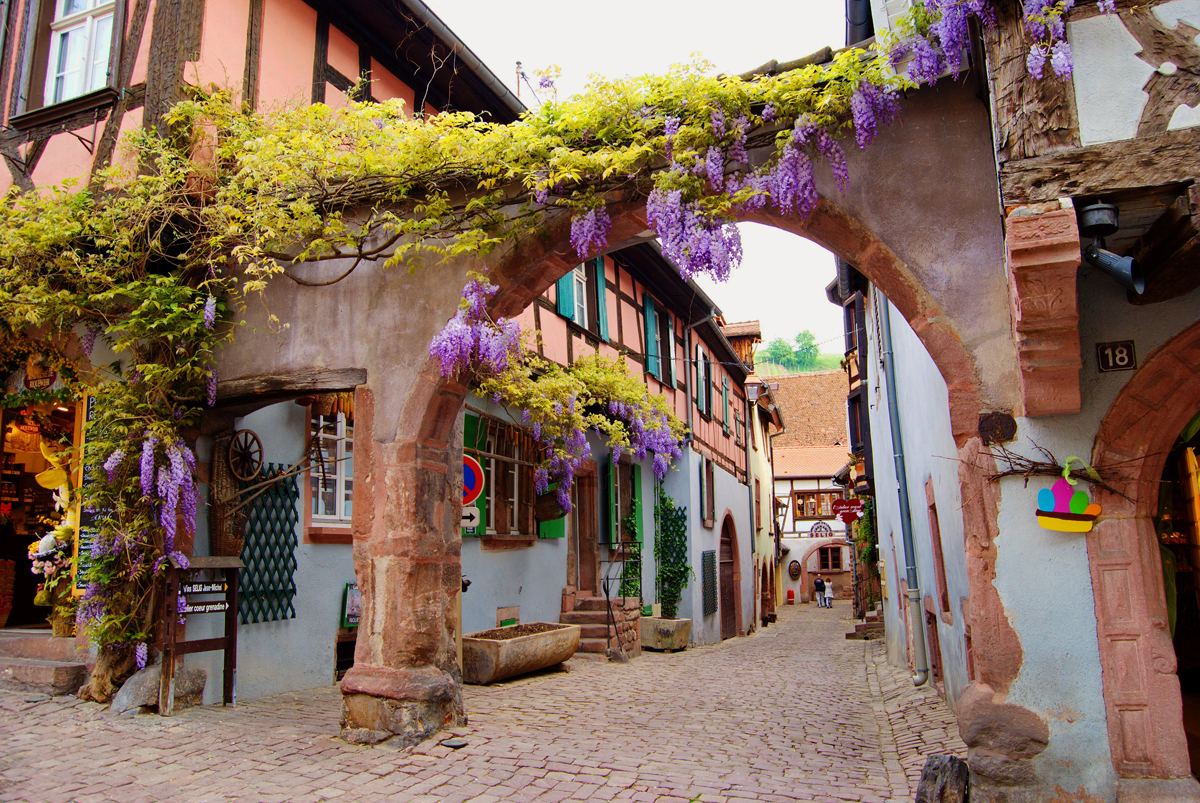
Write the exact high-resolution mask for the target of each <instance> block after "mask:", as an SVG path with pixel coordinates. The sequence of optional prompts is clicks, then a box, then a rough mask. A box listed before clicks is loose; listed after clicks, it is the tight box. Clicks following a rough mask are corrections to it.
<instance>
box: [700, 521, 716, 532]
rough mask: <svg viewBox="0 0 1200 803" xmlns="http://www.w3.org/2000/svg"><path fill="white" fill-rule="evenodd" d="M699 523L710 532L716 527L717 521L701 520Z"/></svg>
mask: <svg viewBox="0 0 1200 803" xmlns="http://www.w3.org/2000/svg"><path fill="white" fill-rule="evenodd" d="M700 523H701V524H702V525H704V526H705V527H707V528H708V529H710V530H711V529H712V528H713V527H716V526H717V520H716V519H702V520H701V521H700Z"/></svg>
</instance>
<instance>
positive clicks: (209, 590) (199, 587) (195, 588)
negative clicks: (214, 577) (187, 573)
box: [179, 581, 229, 594]
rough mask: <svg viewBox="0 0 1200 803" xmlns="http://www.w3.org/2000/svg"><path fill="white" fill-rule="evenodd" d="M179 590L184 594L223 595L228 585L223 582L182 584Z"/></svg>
mask: <svg viewBox="0 0 1200 803" xmlns="http://www.w3.org/2000/svg"><path fill="white" fill-rule="evenodd" d="M179 590H180V591H181V592H182V593H184V594H224V593H225V592H226V591H228V590H229V584H228V583H226V582H224V581H217V582H212V583H184V584H183V585H182V586H180V588H179Z"/></svg>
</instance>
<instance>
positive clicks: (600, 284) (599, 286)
mask: <svg viewBox="0 0 1200 803" xmlns="http://www.w3.org/2000/svg"><path fill="white" fill-rule="evenodd" d="M607 286H608V285H607V283H606V282H605V279H604V257H596V326H597V327H598V331H599V332H600V339H601V340H603V341H604V342H605V343H608V342H610V341H609V339H608V293H607V292H606V291H605V287H607Z"/></svg>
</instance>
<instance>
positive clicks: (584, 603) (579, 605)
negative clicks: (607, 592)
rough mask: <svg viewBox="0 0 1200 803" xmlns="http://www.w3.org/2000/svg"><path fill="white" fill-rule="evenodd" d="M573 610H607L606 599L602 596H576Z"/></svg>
mask: <svg viewBox="0 0 1200 803" xmlns="http://www.w3.org/2000/svg"><path fill="white" fill-rule="evenodd" d="M575 610H577V611H607V610H608V600H606V599H605V598H604V597H576V598H575Z"/></svg>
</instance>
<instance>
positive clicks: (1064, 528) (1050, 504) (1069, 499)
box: [1037, 457, 1100, 533]
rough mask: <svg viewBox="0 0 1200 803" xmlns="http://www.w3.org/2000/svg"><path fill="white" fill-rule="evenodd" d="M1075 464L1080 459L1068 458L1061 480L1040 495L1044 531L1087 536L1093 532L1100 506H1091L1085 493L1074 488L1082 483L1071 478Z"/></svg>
mask: <svg viewBox="0 0 1200 803" xmlns="http://www.w3.org/2000/svg"><path fill="white" fill-rule="evenodd" d="M1072 460H1079V458H1078V457H1071V458H1068V459H1067V466H1066V468H1064V469H1063V475H1062V478H1061V479H1058V480H1055V481H1054V485H1053V486H1051V487H1049V488H1043V489H1042V490H1040V491H1038V511H1037V517H1038V524H1040V525H1041V526H1042V528H1043V529H1046V530H1058V531H1059V532H1064V533H1086V532H1090V531H1091V529H1092V523H1093V522H1094V521H1096V517H1097V516H1099V515H1100V506H1099V505H1097V504H1095V503H1094V502H1092V500H1091V499H1090V498H1089V497H1088V495H1087V492H1086V491H1084V490H1082V489H1076V488H1075V487H1074V486H1075V485H1076V483H1078V482H1079V480H1076V479H1074V478H1073V477H1071V461H1072ZM1079 462H1081V463H1082V462H1083V461H1082V460H1080V461H1079ZM1085 465H1086V464H1085Z"/></svg>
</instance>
